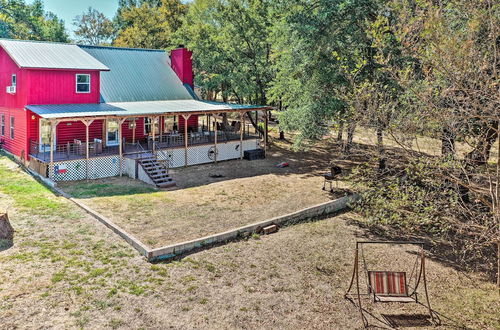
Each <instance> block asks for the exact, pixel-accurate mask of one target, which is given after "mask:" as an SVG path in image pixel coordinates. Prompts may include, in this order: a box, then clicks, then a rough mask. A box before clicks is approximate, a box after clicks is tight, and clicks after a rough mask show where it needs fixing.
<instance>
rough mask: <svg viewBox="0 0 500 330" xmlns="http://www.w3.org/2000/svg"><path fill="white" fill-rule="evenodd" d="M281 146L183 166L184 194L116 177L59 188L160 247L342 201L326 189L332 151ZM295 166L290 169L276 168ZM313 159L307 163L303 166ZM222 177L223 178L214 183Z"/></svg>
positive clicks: (177, 173)
mask: <svg viewBox="0 0 500 330" xmlns="http://www.w3.org/2000/svg"><path fill="white" fill-rule="evenodd" d="M305 155H306V154H305V153H301V152H297V153H294V152H291V151H290V150H288V149H287V148H285V146H282V147H277V148H273V150H271V151H270V152H269V154H268V157H267V158H266V159H263V160H256V161H247V160H242V161H240V160H235V161H228V162H220V163H219V164H217V165H213V164H208V165H199V166H193V167H188V168H181V169H175V170H173V171H172V176H173V178H174V179H175V180H176V182H177V184H178V189H176V190H171V191H161V190H155V189H154V188H150V187H151V186H148V185H146V184H144V183H142V182H141V181H137V180H131V179H129V178H110V179H103V180H98V181H81V182H66V183H60V184H59V187H61V188H62V189H64V190H65V191H66V192H68V193H69V194H71V195H72V196H74V197H76V198H77V199H80V200H81V201H82V202H84V203H85V204H87V205H89V206H90V207H92V208H93V209H95V210H97V211H98V212H99V213H102V214H104V215H106V216H107V217H109V218H110V219H111V220H112V221H113V222H115V223H116V224H117V225H119V226H120V227H122V228H123V229H125V230H126V231H128V232H130V233H132V234H133V235H134V236H136V237H137V238H139V239H140V240H141V241H142V242H143V243H145V244H147V245H149V246H150V247H153V248H156V247H161V246H166V245H169V244H172V243H179V242H182V241H187V240H192V239H196V238H200V237H203V236H207V235H210V234H216V233H219V232H223V231H226V230H229V229H232V228H236V227H240V226H243V225H247V224H251V223H254V222H257V221H262V220H265V219H268V218H272V217H276V216H279V215H284V214H287V213H291V212H294V211H298V210H300V209H303V208H305V207H309V206H314V205H316V204H319V203H322V202H326V201H328V200H330V199H334V198H336V197H338V195H332V194H330V193H329V191H323V190H322V189H321V187H322V185H323V177H322V176H321V174H322V173H323V172H325V171H326V170H327V168H328V166H327V161H326V159H325V158H324V157H323V156H324V155H325V154H324V149H323V148H318V149H316V150H313V151H310V152H308V153H307V157H309V158H310V160H307V159H306V157H302V156H305ZM282 161H287V162H289V163H290V167H287V168H276V166H275V165H276V164H278V163H280V162H282ZM303 161H305V164H303V163H302V162H303ZM214 174H216V175H218V176H221V177H218V178H213V176H214Z"/></svg>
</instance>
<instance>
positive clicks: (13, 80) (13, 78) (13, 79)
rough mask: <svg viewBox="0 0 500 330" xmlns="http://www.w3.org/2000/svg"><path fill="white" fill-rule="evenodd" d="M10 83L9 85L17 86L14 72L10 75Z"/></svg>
mask: <svg viewBox="0 0 500 330" xmlns="http://www.w3.org/2000/svg"><path fill="white" fill-rule="evenodd" d="M11 82H12V84H11V86H13V87H16V86H17V76H16V75H15V74H13V75H12V80H11Z"/></svg>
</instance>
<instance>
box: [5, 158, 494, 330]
mask: <svg viewBox="0 0 500 330" xmlns="http://www.w3.org/2000/svg"><path fill="white" fill-rule="evenodd" d="M0 161H1V162H4V161H6V162H10V161H8V160H5V159H4V158H3V159H2V158H1V157H0ZM0 179H1V180H4V181H2V182H11V183H12V184H19V185H24V186H23V190H22V191H18V192H17V193H14V194H13V193H12V192H11V190H10V189H12V188H10V187H9V186H7V188H5V185H4V184H1V185H0V194H1V196H0V203H4V205H10V206H11V208H10V215H11V221H12V225H13V226H14V228H15V229H16V236H15V240H14V246H13V247H11V248H9V249H7V250H3V251H0V320H1V325H2V326H1V327H2V328H6V329H17V328H35V327H36V328H57V329H79V328H84V329H111V328H123V329H125V328H132V329H141V328H142V329H163V328H172V329H186V328H189V329H194V328H196V329H200V328H203V329H240V328H244V329H306V328H307V329H310V328H314V329H332V328H334V329H354V328H360V327H361V322H360V320H359V318H358V315H357V311H356V309H355V308H354V307H353V306H352V305H351V304H350V303H349V302H347V301H346V300H344V299H343V293H344V291H345V290H346V288H347V285H348V281H349V276H350V272H351V270H352V268H351V267H352V261H353V260H352V259H353V247H354V242H355V241H356V240H357V239H363V238H364V237H365V236H366V235H367V234H366V232H364V231H363V230H362V229H360V228H359V227H357V226H356V225H354V222H353V218H354V215H352V214H345V215H342V216H338V217H334V218H329V219H324V220H321V221H317V222H311V223H304V224H300V225H296V226H292V227H287V228H283V229H282V230H280V231H279V232H278V233H276V234H273V235H270V236H262V237H260V238H258V239H249V240H244V241H238V242H233V243H230V244H228V245H225V246H220V247H215V248H213V249H210V250H205V251H202V252H199V253H196V254H193V255H191V256H190V257H189V258H184V259H182V260H180V261H176V262H172V263H168V264H167V263H158V264H149V263H147V262H146V261H145V259H144V258H142V257H140V256H138V255H137V253H136V251H135V250H133V249H132V248H131V247H130V246H128V245H127V244H126V243H124V242H123V241H122V240H121V239H120V238H118V237H117V236H116V235H115V234H113V233H112V232H111V231H110V230H108V229H107V228H106V227H104V226H103V225H102V224H100V223H99V222H98V221H96V220H95V219H93V218H91V217H89V216H88V215H87V214H85V213H84V212H83V211H81V210H80V209H79V208H78V207H76V206H75V205H73V204H72V203H70V202H68V201H66V200H65V199H64V198H61V197H58V196H55V195H54V194H52V193H51V192H50V191H49V190H47V189H46V188H44V187H43V186H42V185H40V184H39V183H37V182H36V181H35V180H33V179H32V178H31V177H29V176H28V175H26V174H25V173H23V172H22V171H20V170H19V169H17V167H15V166H13V167H12V169H8V168H7V167H6V166H2V165H0ZM7 190H8V191H9V192H8V193H6V191H7ZM16 194H17V195H16ZM33 195H37V196H38V198H39V201H40V202H42V204H43V203H44V202H48V201H51V202H54V203H57V205H59V207H60V208H59V212H55V213H51V214H47V213H46V212H45V210H43V209H29V208H26V207H25V205H23V204H22V203H23V202H22V200H23V199H27V198H30V197H31V196H33ZM16 201H20V204H18V203H17V202H16ZM354 220H357V219H355V218H354ZM256 238H257V237H256ZM378 253H379V252H377V251H373V252H370V254H369V255H367V258H368V259H369V262H375V261H377V260H379V259H380V260H383V261H384V262H387V264H385V267H390V268H392V269H394V268H397V267H399V266H400V265H401V264H403V263H404V264H405V265H406V262H404V261H405V260H406V258H408V260H412V258H413V254H412V252H411V251H408V250H407V249H403V248H396V249H394V250H390V251H388V253H383V258H382V257H381V255H380V254H378ZM392 261H394V263H392ZM428 274H429V289H430V294H431V298H432V302H433V304H434V305H433V307H434V309H435V310H436V311H437V312H439V313H440V314H441V315H442V319H443V324H444V326H443V327H442V328H443V329H456V328H460V327H465V326H466V327H468V328H473V329H495V328H498V327H499V326H500V324H499V323H498V317H497V315H496V314H495V311H497V310H499V308H500V305H499V301H498V295H497V292H496V290H495V289H494V285H493V284H490V283H487V282H485V281H483V280H482V279H481V277H479V276H477V275H476V274H470V273H460V272H457V271H456V270H454V269H452V268H450V267H446V266H444V265H442V264H441V263H439V262H437V261H433V260H430V261H429V263H428ZM412 307H415V306H411V305H401V306H400V305H393V306H388V305H377V306H375V305H371V304H367V308H371V309H372V310H373V311H374V313H377V314H375V315H380V314H381V313H387V312H395V313H404V314H410V315H411V314H415V313H424V312H425V309H424V308H421V307H418V306H417V308H416V309H414V308H412ZM370 322H371V323H372V324H373V325H379V326H383V324H380V323H377V321H375V320H370ZM420 329H422V328H420Z"/></svg>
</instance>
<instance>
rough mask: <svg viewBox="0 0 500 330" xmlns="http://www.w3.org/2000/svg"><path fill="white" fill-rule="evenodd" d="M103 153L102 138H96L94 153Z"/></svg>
mask: <svg viewBox="0 0 500 330" xmlns="http://www.w3.org/2000/svg"><path fill="white" fill-rule="evenodd" d="M100 154H102V140H101V139H94V155H100Z"/></svg>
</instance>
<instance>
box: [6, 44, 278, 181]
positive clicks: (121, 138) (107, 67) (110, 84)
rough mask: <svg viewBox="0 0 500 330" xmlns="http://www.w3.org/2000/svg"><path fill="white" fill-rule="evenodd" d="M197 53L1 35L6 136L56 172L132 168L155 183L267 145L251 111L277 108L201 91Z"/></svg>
mask: <svg viewBox="0 0 500 330" xmlns="http://www.w3.org/2000/svg"><path fill="white" fill-rule="evenodd" d="M191 57H192V53H191V52H190V51H188V50H187V49H185V48H179V49H175V50H173V51H172V52H171V54H170V56H169V55H168V54H167V53H166V52H165V51H163V50H149V49H129V48H114V47H96V46H82V45H73V44H61V43H48V42H37V41H19V40H6V39H0V143H1V145H2V147H3V149H4V150H6V151H7V152H9V153H11V154H13V155H14V156H15V157H17V158H18V159H19V160H20V161H22V162H25V163H26V164H28V165H29V167H30V168H31V169H33V170H35V171H37V172H38V173H40V174H41V175H43V176H45V177H48V178H50V179H51V180H54V181H65V180H82V179H96V178H103V177H110V176H116V175H123V174H126V175H129V176H130V177H133V178H138V179H141V180H143V181H146V182H148V183H151V184H155V185H157V186H169V185H172V183H173V182H172V179H171V178H170V177H169V175H168V169H169V168H171V167H180V166H189V165H195V164H202V163H209V162H217V161H221V160H228V159H238V158H242V157H243V155H244V152H245V151H247V150H255V149H259V148H260V142H261V137H259V135H258V134H257V133H256V131H255V130H252V129H251V127H252V126H251V125H250V124H247V123H246V122H245V114H247V113H249V112H250V111H257V112H260V113H267V111H268V110H269V109H270V108H269V107H263V106H249V105H237V104H230V103H220V102H209V101H203V100H200V99H199V98H198V97H197V96H196V95H195V93H194V91H193V90H194V86H193V69H192V60H191ZM248 115H249V114H248ZM263 118H267V116H263ZM251 131H252V132H251ZM266 138H267V137H264V139H266Z"/></svg>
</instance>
